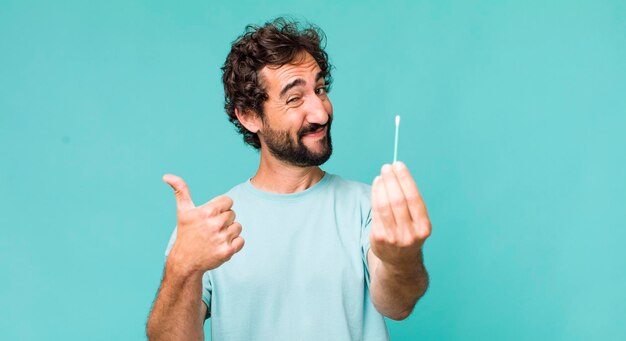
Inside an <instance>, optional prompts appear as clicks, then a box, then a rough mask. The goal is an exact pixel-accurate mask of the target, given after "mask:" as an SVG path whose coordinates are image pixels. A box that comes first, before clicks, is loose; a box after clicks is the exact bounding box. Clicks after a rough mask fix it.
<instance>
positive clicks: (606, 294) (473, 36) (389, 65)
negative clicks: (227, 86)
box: [0, 0, 626, 340]
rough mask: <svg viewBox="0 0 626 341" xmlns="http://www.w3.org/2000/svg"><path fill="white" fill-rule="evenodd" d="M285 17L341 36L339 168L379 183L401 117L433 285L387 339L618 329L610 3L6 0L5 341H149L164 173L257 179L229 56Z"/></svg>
mask: <svg viewBox="0 0 626 341" xmlns="http://www.w3.org/2000/svg"><path fill="white" fill-rule="evenodd" d="M278 15H292V16H294V17H296V18H299V19H304V20H309V21H310V22H313V23H315V24H317V25H319V26H320V27H321V28H322V29H323V30H324V31H325V32H326V34H327V37H328V44H327V50H328V52H329V54H330V57H331V62H332V63H333V65H334V66H335V69H334V70H333V72H334V74H333V75H334V78H335V83H334V86H333V89H332V91H331V93H330V96H331V100H332V102H333V104H334V115H335V124H334V125H333V140H334V145H335V152H334V154H333V156H332V158H331V160H330V161H329V162H328V163H327V164H326V165H324V167H323V168H324V169H325V170H327V171H329V172H331V173H336V174H340V175H341V176H343V177H345V178H349V179H354V180H358V181H362V182H366V183H371V181H372V179H373V178H374V176H376V175H377V174H378V172H379V170H380V167H381V166H382V165H383V164H384V163H387V162H391V160H392V158H393V134H394V117H395V115H398V114H399V115H401V116H402V125H401V127H400V141H399V153H398V157H399V159H400V160H403V161H404V162H405V163H406V164H407V165H408V167H409V169H410V170H411V172H412V174H413V175H414V177H415V179H416V181H417V183H418V186H419V188H420V190H421V191H422V193H423V196H424V198H425V200H426V204H427V206H428V209H429V212H430V217H431V219H432V223H433V234H432V236H431V238H430V239H429V240H428V241H427V243H426V245H425V261H426V265H427V268H428V270H429V272H430V277H431V284H430V288H429V290H428V292H427V293H426V295H425V296H424V298H423V299H422V300H421V301H420V302H419V303H418V304H417V307H416V309H415V311H414V312H413V314H412V315H411V316H410V317H409V318H408V319H407V320H405V321H403V322H393V321H389V323H388V325H389V328H390V333H391V336H392V338H393V339H395V340H488V339H494V340H503V339H506V340H538V339H545V340H576V339H587V340H590V339H597V340H602V339H605V340H606V339H626V323H624V317H626V248H625V247H624V241H625V240H626V223H625V221H626V180H625V175H626V169H625V168H626V151H625V150H626V137H625V136H626V95H625V94H626V4H625V2H624V1H617V0H616V1H598V0H589V1H404V2H401V1H395V2H394V1H358V2H357V1H355V2H353V3H348V2H342V3H341V4H337V2H336V1H327V0H321V1H273V2H271V3H261V2H256V1H241V2H232V3H230V4H226V2H224V1H185V2H175V1H147V0H145V1H65V0H63V1H54V2H48V1H24V0H20V1H17V0H16V1H11V0H2V1H1V2H0V215H1V218H2V224H1V226H2V231H1V232H2V234H1V237H0V267H1V268H0V273H1V276H2V279H1V280H0V302H1V303H0V304H1V305H2V309H0V339H3V340H141V339H143V338H145V336H144V328H145V321H146V318H147V316H148V312H149V309H150V306H151V304H152V300H153V298H154V296H155V293H156V290H157V287H158V284H159V282H160V279H161V273H162V268H163V261H164V255H163V252H164V250H165V247H166V244H167V240H168V237H169V235H170V233H171V232H172V229H173V228H174V225H175V223H176V221H175V219H176V212H175V202H174V196H173V194H172V190H171V189H170V188H169V186H167V185H166V184H164V183H162V181H161V176H162V175H163V174H164V173H167V172H171V173H175V174H178V175H180V176H182V177H183V178H184V179H185V180H186V181H187V182H188V184H189V187H190V189H191V194H192V196H193V198H194V200H195V201H196V203H204V202H206V201H208V200H210V199H211V198H213V197H214V196H216V195H219V194H221V193H223V192H225V191H226V190H228V189H229V188H231V187H232V186H233V185H235V184H238V183H240V182H243V181H245V180H246V179H247V178H248V177H250V176H251V175H252V174H253V173H254V171H255V169H256V165H257V162H258V155H257V153H256V152H254V151H253V150H252V149H251V148H249V147H246V146H245V145H244V144H243V142H242V139H241V137H240V136H239V135H237V134H236V133H235V131H234V128H233V127H232V126H231V125H230V123H228V121H227V118H226V114H225V113H224V110H223V90H222V85H221V81H220V76H221V71H220V66H221V65H222V63H223V62H224V59H225V57H226V54H227V53H228V51H229V46H230V43H231V42H232V41H233V40H234V39H235V38H236V37H237V36H238V35H240V34H241V33H242V32H243V28H244V26H245V25H246V24H249V23H254V24H262V23H264V22H265V21H267V20H269V19H271V18H273V17H275V16H278ZM244 229H245V226H244ZM322 248H323V246H322ZM235 257H236V256H235ZM206 329H207V331H208V330H209V327H208V326H207V327H206Z"/></svg>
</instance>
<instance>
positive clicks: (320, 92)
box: [315, 86, 328, 95]
mask: <svg viewBox="0 0 626 341" xmlns="http://www.w3.org/2000/svg"><path fill="white" fill-rule="evenodd" d="M327 90H328V89H326V87H325V86H322V87H319V88H317V89H315V93H316V94H318V95H323V94H325V93H326V91H327Z"/></svg>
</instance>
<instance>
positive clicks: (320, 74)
mask: <svg viewBox="0 0 626 341" xmlns="http://www.w3.org/2000/svg"><path fill="white" fill-rule="evenodd" d="M324 76H326V74H324V71H320V72H318V73H317V76H315V83H317V82H318V81H319V80H320V79H322V78H324Z"/></svg>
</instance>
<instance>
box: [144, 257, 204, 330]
mask: <svg viewBox="0 0 626 341" xmlns="http://www.w3.org/2000/svg"><path fill="white" fill-rule="evenodd" d="M201 297H202V273H187V274H185V273H181V272H179V273H177V271H176V269H175V266H174V265H172V264H166V266H165V271H164V273H163V280H162V281H161V287H160V288H159V292H158V294H157V298H156V299H155V301H154V305H153V307H152V312H151V313H150V317H149V318H148V324H147V325H146V332H147V335H148V339H149V340H204V317H205V316H206V312H207V306H206V305H205V304H204V302H202V299H201Z"/></svg>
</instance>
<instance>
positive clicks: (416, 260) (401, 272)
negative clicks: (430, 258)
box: [378, 249, 424, 280]
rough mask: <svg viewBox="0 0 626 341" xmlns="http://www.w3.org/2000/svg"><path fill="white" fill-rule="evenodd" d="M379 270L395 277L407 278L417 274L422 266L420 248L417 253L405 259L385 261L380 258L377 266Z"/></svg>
mask: <svg viewBox="0 0 626 341" xmlns="http://www.w3.org/2000/svg"><path fill="white" fill-rule="evenodd" d="M378 268H379V271H383V272H384V273H385V274H386V275H387V276H391V277H392V278H396V279H403V278H406V279H408V280H411V279H414V278H415V277H416V276H419V274H420V270H421V269H423V268H424V265H423V259H422V250H421V249H420V250H419V252H418V253H417V255H415V256H411V257H407V258H406V259H402V260H398V261H395V262H386V261H383V260H381V261H380V264H379V266H378Z"/></svg>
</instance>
